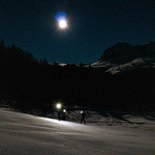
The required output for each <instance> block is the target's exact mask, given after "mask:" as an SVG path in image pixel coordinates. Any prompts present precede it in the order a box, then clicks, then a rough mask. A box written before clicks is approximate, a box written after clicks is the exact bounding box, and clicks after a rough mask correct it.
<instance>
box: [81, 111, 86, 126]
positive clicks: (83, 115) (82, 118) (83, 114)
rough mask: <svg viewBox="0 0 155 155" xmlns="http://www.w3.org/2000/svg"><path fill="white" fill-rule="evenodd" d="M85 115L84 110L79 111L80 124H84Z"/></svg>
mask: <svg viewBox="0 0 155 155" xmlns="http://www.w3.org/2000/svg"><path fill="white" fill-rule="evenodd" d="M85 117H86V113H85V111H81V124H82V123H84V124H86V120H85Z"/></svg>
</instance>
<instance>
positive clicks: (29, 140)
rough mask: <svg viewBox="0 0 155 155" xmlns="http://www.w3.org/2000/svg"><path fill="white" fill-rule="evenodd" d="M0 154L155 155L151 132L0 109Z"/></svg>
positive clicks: (154, 138) (154, 133)
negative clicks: (93, 124)
mask: <svg viewBox="0 0 155 155" xmlns="http://www.w3.org/2000/svg"><path fill="white" fill-rule="evenodd" d="M0 139H1V141H0V155H19V154H22V155H66V154H67V155H155V147H154V146H155V132H154V131H144V130H138V129H130V128H123V127H115V126H112V127H107V126H102V127H99V126H91V125H89V124H88V125H81V124H78V123H73V122H67V121H58V120H54V119H49V118H43V117H36V116H32V115H28V114H22V113H19V112H18V113H17V112H11V111H7V110H4V109H0Z"/></svg>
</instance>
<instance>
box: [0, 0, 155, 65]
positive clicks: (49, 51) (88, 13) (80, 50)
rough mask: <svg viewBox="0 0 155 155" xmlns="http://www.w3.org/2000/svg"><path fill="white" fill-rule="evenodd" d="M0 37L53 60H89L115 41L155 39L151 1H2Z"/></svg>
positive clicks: (154, 11)
mask: <svg viewBox="0 0 155 155" xmlns="http://www.w3.org/2000/svg"><path fill="white" fill-rule="evenodd" d="M58 11H63V12H65V13H66V14H67V17H68V19H69V28H68V29H67V30H65V31H61V30H59V29H58V27H57V24H56V20H55V15H56V13H57V12H58ZM0 38H3V39H4V40H5V42H6V43H7V44H12V43H13V44H15V45H17V46H19V47H21V48H22V49H24V50H26V51H28V52H30V53H32V54H33V55H34V56H35V57H37V58H47V59H48V60H50V61H51V62H53V61H54V62H63V63H75V64H76V63H92V62H95V61H96V60H97V59H98V58H100V56H101V55H102V54H103V52H104V50H105V49H106V48H108V47H110V46H112V45H114V44H115V43H117V42H129V43H131V44H144V43H146V42H148V41H155V0H0Z"/></svg>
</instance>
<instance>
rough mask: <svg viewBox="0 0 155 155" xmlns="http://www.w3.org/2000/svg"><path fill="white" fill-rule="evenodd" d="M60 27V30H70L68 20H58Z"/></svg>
mask: <svg viewBox="0 0 155 155" xmlns="http://www.w3.org/2000/svg"><path fill="white" fill-rule="evenodd" d="M58 27H59V28H60V29H66V28H68V22H67V19H63V18H62V19H59V20H58Z"/></svg>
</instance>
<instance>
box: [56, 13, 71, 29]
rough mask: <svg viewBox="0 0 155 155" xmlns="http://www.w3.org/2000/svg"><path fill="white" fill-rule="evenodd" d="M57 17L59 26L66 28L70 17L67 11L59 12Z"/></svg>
mask: <svg viewBox="0 0 155 155" xmlns="http://www.w3.org/2000/svg"><path fill="white" fill-rule="evenodd" d="M55 19H56V21H57V26H58V28H59V29H61V30H65V29H67V28H68V18H67V14H66V13H65V12H57V13H56V16H55Z"/></svg>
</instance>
